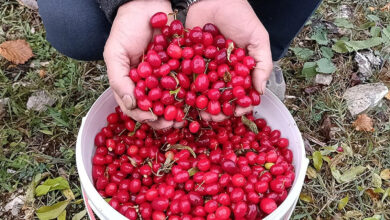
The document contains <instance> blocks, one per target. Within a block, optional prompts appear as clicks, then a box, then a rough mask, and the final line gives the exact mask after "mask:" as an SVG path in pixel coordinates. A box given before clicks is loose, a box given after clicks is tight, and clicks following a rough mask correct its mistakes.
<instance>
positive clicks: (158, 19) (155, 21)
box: [150, 12, 168, 28]
mask: <svg viewBox="0 0 390 220" xmlns="http://www.w3.org/2000/svg"><path fill="white" fill-rule="evenodd" d="M167 21H168V16H167V15H166V14H165V13H164V12H157V13H156V14H154V15H153V16H152V17H151V18H150V24H151V25H152V27H153V28H162V27H164V26H165V25H166V24H167Z"/></svg>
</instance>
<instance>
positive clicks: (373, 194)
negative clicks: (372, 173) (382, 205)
mask: <svg viewBox="0 0 390 220" xmlns="http://www.w3.org/2000/svg"><path fill="white" fill-rule="evenodd" d="M364 192H365V193H366V194H367V195H368V196H369V197H370V199H371V200H372V201H374V202H376V201H378V200H379V198H380V197H379V194H378V193H376V192H374V190H373V189H366V191H364Z"/></svg>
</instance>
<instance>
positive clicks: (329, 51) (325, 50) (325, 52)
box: [320, 47, 334, 59]
mask: <svg viewBox="0 0 390 220" xmlns="http://www.w3.org/2000/svg"><path fill="white" fill-rule="evenodd" d="M320 50H321V54H322V56H323V57H325V58H328V59H332V58H333V55H334V54H333V51H332V49H331V48H329V47H321V48H320Z"/></svg>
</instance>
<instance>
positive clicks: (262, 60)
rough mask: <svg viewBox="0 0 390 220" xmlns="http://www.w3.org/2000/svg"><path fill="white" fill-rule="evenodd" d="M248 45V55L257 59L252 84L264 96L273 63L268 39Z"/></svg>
mask: <svg viewBox="0 0 390 220" xmlns="http://www.w3.org/2000/svg"><path fill="white" fill-rule="evenodd" d="M255 42H256V43H254V44H250V45H248V48H247V49H248V54H249V55H250V56H252V57H253V58H254V59H255V62H256V65H255V67H254V69H253V72H252V83H253V86H254V87H255V89H256V90H257V92H259V93H260V94H264V92H265V88H266V86H267V80H268V78H269V76H270V74H271V72H272V68H273V63H272V55H271V49H270V44H269V40H268V39H263V40H259V41H255Z"/></svg>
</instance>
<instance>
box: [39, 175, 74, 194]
mask: <svg viewBox="0 0 390 220" xmlns="http://www.w3.org/2000/svg"><path fill="white" fill-rule="evenodd" d="M48 187H49V189H48ZM64 189H70V187H69V182H68V181H67V180H66V179H65V178H63V177H57V178H55V179H50V178H49V179H47V180H46V181H45V182H44V183H42V184H41V185H39V186H38V187H37V188H36V189H35V194H36V195H37V196H42V195H45V194H46V193H48V192H50V191H53V190H64Z"/></svg>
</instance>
